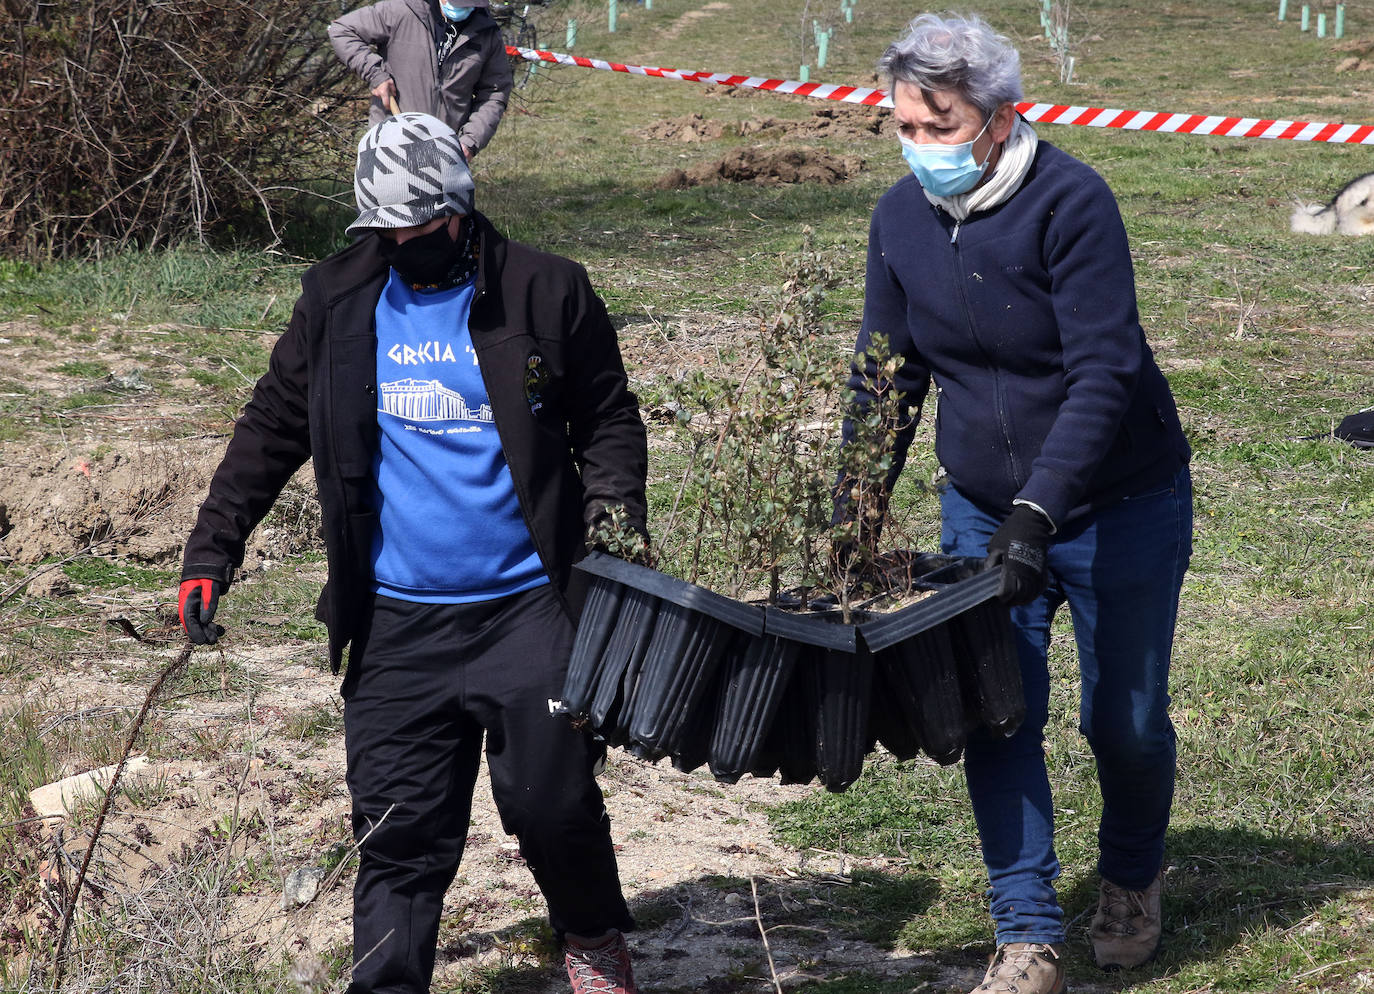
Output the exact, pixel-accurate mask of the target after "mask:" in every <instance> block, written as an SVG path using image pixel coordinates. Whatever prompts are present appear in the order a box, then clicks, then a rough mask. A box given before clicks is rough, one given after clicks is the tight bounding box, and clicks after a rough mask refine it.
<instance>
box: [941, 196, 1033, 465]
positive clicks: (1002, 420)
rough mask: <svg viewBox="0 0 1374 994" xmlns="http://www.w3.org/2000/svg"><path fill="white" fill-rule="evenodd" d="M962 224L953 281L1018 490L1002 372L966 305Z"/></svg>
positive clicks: (954, 245) (953, 240)
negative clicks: (984, 365) (981, 359)
mask: <svg viewBox="0 0 1374 994" xmlns="http://www.w3.org/2000/svg"><path fill="white" fill-rule="evenodd" d="M962 223H963V222H962V221H959V220H956V221H955V222H954V230H953V231H952V232H951V233H950V236H949V244H950V251H951V252H952V253H953V256H954V268H955V271H956V272H957V273H958V274H959V279H958V280H956V281H955V283H956V285H957V286H958V293H959V307H960V309H961V310H962V311H963V312H964V326H965V327H966V328H967V329H968V334H969V338H971V339H972V340H973V343H974V344H975V345H977V346H978V350H979V351H980V352H982V353H983V355H984V356H986V357H987V359H988V368H989V369H991V370H992V378H993V396H994V398H995V400H996V407H997V427H998V428H1000V429H1001V430H1002V441H1003V442H1004V443H1006V447H1007V465H1008V467H1009V468H1010V470H1011V478H1012V480H1013V482H1015V484H1016V488H1017V489H1018V490H1019V489H1020V488H1021V486H1022V484H1023V482H1024V481H1022V479H1021V472H1020V468H1019V467H1018V466H1017V463H1016V449H1015V447H1014V446H1013V445H1012V441H1011V432H1010V430H1009V429H1008V427H1007V409H1006V405H1005V403H1003V399H1002V372H1001V369H1000V368H999V367H998V365H997V363H996V361H995V360H994V358H993V356H992V353H991V352H989V351H988V349H987V347H986V346H985V345H984V344H983V342H982V340H981V339H980V338H979V337H978V332H977V330H976V329H975V327H974V324H973V312H972V310H971V309H970V308H969V304H968V294H967V293H966V292H965V290H964V281H965V280H966V279H967V275H966V274H965V272H964V257H963V254H962V253H961V252H960V251H959V243H958V241H957V238H958V237H959V225H960V224H962Z"/></svg>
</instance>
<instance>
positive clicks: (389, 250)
mask: <svg viewBox="0 0 1374 994" xmlns="http://www.w3.org/2000/svg"><path fill="white" fill-rule="evenodd" d="M380 252H381V254H382V258H383V259H385V260H386V261H387V262H389V263H390V264H391V268H392V269H394V270H396V272H397V274H398V275H399V276H400V277H401V279H403V280H405V281H406V282H407V283H409V284H410V285H411V286H416V287H420V286H438V285H440V284H443V283H446V282H448V279H449V273H450V272H451V271H452V270H453V268H454V265H455V263H457V262H458V258H457V256H458V252H459V246H458V244H456V243H455V242H454V240H453V239H452V238H450V237H449V234H448V224H447V223H445V224H441V225H439V227H437V228H435V229H434V230H433V231H429V232H426V233H425V234H423V235H416V236H415V237H414V238H408V239H406V240H405V241H404V242H401V243H400V244H399V245H398V244H397V243H396V241H395V240H394V239H391V238H383V239H382V243H381V248H380Z"/></svg>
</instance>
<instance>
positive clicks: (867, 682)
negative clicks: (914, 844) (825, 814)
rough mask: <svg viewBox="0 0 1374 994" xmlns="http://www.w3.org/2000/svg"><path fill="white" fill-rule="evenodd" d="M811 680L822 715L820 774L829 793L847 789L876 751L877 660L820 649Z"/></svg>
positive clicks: (807, 670)
mask: <svg viewBox="0 0 1374 994" xmlns="http://www.w3.org/2000/svg"><path fill="white" fill-rule="evenodd" d="M804 673H805V678H806V679H808V680H810V681H812V685H813V686H814V687H815V691H814V693H815V697H816V698H817V704H818V708H817V711H816V775H817V777H819V778H820V781H821V783H822V784H823V785H824V786H825V789H826V790H829V791H833V792H835V793H839V792H841V791H844V790H847V789H848V788H849V786H850V784H852V783H853V782H854V781H855V780H857V779H859V774H861V773H862V772H863V768H864V756H866V755H867V754H868V752H869V750H870V749H871V748H872V745H873V743H872V739H871V738H870V737H869V735H870V733H869V728H868V716H869V709H870V707H871V705H872V701H873V657H872V655H870V654H869V652H868V650H867V649H865V648H863V647H862V646H861V647H860V648H859V650H858V651H857V652H841V651H839V650H836V649H823V650H817V651H815V653H814V655H813V657H812V660H811V661H810V665H809V666H805V669H804Z"/></svg>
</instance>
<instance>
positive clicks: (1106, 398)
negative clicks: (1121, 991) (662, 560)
mask: <svg viewBox="0 0 1374 994" xmlns="http://www.w3.org/2000/svg"><path fill="white" fill-rule="evenodd" d="M879 69H880V72H881V73H882V74H884V75H885V76H886V77H887V78H888V79H889V80H890V82H891V86H892V93H893V100H894V104H895V115H894V117H895V120H896V124H897V138H898V140H899V142H900V150H901V154H902V156H903V158H904V159H905V160H906V162H907V164H908V165H909V166H910V169H911V173H912V175H909V176H905V177H904V178H902V179H901V180H899V181H898V182H897V183H896V184H894V185H893V186H892V187H891V188H890V189H889V190H888V191H887V192H886V193H885V194H884V195H883V196H882V198H881V199H880V200H879V202H878V204H877V207H876V208H875V210H874V212H873V217H872V223H871V227H870V233H869V243H868V268H867V284H866V289H865V297H864V309H863V324H862V328H861V331H860V333H859V338H858V346H857V351H858V352H861V353H862V352H864V351H866V350H867V349H868V345H869V342H870V338H871V336H873V335H876V334H882V335H885V336H887V337H888V339H889V341H890V348H891V351H892V352H893V353H894V354H897V355H900V356H901V357H902V358H903V359H904V363H903V365H902V366H901V367H900V369H899V371H898V373H897V380H896V382H895V383H893V384H892V387H894V388H895V389H896V390H898V391H900V394H901V395H902V396H903V397H904V404H905V405H906V413H905V416H904V423H903V424H902V426H901V427H900V430H899V431H898V433H897V436H896V439H895V442H894V451H893V462H892V469H891V473H890V475H889V477H888V481H887V485H888V488H889V490H890V488H891V486H892V485H893V484H894V483H895V481H896V479H897V476H898V474H899V473H900V472H901V469H902V465H903V463H904V461H905V458H906V453H907V450H908V447H909V446H910V443H911V439H912V435H913V433H914V430H915V424H916V419H917V418H919V416H920V409H921V407H922V405H923V402H924V401H925V399H926V397H927V392H928V390H929V386H930V383H931V381H932V380H933V381H934V383H935V386H936V390H937V394H936V396H937V398H938V407H939V416H938V418H937V419H936V433H935V451H936V454H937V456H938V457H939V460H940V463H941V465H942V466H943V468H944V470H945V473H946V474H947V475H946V477H945V484H944V486H943V490H942V494H941V518H942V535H941V545H942V547H943V549H944V551H945V552H946V553H950V554H954V555H958V556H980V557H983V556H985V557H986V562H987V564H988V567H989V568H1000V569H1001V570H1002V580H1001V587H1000V591H999V596H1000V598H1001V600H1002V601H1003V602H1005V603H1007V604H1009V605H1011V606H1012V610H1011V615H1012V621H1013V625H1014V628H1015V632H1016V645H1017V651H1018V656H1019V659H1020V664H1021V670H1022V680H1023V682H1024V687H1025V694H1026V718H1025V722H1024V724H1023V725H1022V726H1021V727H1020V729H1019V730H1018V731H1017V732H1016V733H1015V734H1014V735H1012V736H1011V737H1010V738H1006V739H994V738H993V737H992V735H991V733H988V732H987V731H986V730H984V731H982V732H980V733H976V734H973V735H971V737H970V739H969V742H968V745H967V748H966V750H965V769H966V773H967V780H968V789H969V794H970V797H971V800H972V803H973V810H974V815H975V818H976V821H977V824H978V835H979V839H980V842H981V844H982V852H983V859H984V862H985V864H986V866H987V872H988V879H989V884H990V890H989V894H990V899H991V911H992V916H993V919H994V922H995V925H996V943H997V948H996V952H995V954H994V955H993V957H992V959H991V961H990V963H989V966H988V969H987V974H986V976H985V978H984V981H983V983H982V985H980V986H979V987H978V988H977V990H978V991H1005V992H1011V991H1018V992H1020V994H1059V992H1060V991H1063V990H1064V987H1065V979H1064V964H1063V961H1062V956H1063V943H1064V942H1065V928H1064V916H1063V912H1062V911H1061V909H1060V906H1059V900H1058V897H1057V895H1056V893H1055V887H1054V881H1055V879H1056V878H1057V877H1058V875H1059V862H1058V860H1057V857H1056V856H1055V850H1054V812H1053V801H1052V798H1051V794H1050V783H1049V778H1048V775H1047V772H1046V765H1045V753H1044V728H1045V725H1046V722H1047V720H1048V712H1049V697H1050V692H1049V687H1050V684H1049V672H1048V667H1047V662H1046V655H1047V651H1048V646H1049V641H1050V624H1051V621H1052V619H1053V618H1054V615H1055V613H1056V612H1057V611H1058V609H1059V608H1060V607H1061V606H1063V605H1064V604H1066V603H1067V604H1068V606H1069V611H1070V613H1071V616H1072V620H1073V630H1074V638H1075V642H1076V645H1077V650H1078V664H1079V676H1080V688H1081V700H1080V730H1081V731H1082V733H1083V735H1085V736H1086V738H1087V740H1088V742H1089V744H1090V746H1091V748H1092V751H1093V755H1094V756H1095V758H1096V761H1097V775H1098V781H1099V783H1100V785H1101V790H1102V817H1101V824H1100V828H1099V832H1098V839H1099V846H1100V858H1099V861H1098V871H1099V873H1100V875H1101V884H1100V897H1099V902H1098V907H1097V911H1096V914H1095V916H1094V917H1093V920H1092V925H1091V928H1090V938H1091V941H1092V945H1093V948H1094V951H1095V955H1096V959H1097V962H1098V964H1099V965H1100V966H1102V967H1104V968H1107V969H1113V968H1123V967H1124V968H1129V967H1136V966H1139V965H1141V964H1143V963H1145V962H1147V961H1148V960H1150V959H1151V958H1152V957H1153V956H1154V955H1155V953H1156V950H1157V949H1158V947H1159V943H1160V936H1161V897H1160V894H1161V886H1162V884H1163V866H1164V835H1165V829H1166V828H1167V826H1168V824H1169V812H1170V808H1171V806H1172V802H1173V790H1174V770H1175V745H1174V729H1173V725H1172V724H1171V722H1170V719H1169V713H1168V708H1169V692H1168V678H1169V660H1170V653H1171V649H1172V643H1173V638H1174V626H1175V621H1176V618H1177V614H1178V601H1179V593H1180V588H1181V585H1182V582H1183V575H1184V571H1185V569H1186V568H1187V565H1188V560H1189V557H1190V555H1191V551H1192V539H1191V533H1192V491H1191V484H1190V479H1189V472H1188V461H1189V456H1190V452H1189V446H1188V443H1187V441H1186V440H1185V438H1184V434H1183V431H1182V428H1181V427H1180V424H1179V418H1178V413H1177V410H1176V407H1175V404H1174V400H1173V397H1172V394H1171V393H1170V390H1169V386H1168V383H1167V382H1166V380H1165V378H1164V375H1163V374H1162V373H1161V372H1160V369H1159V367H1158V366H1157V365H1156V364H1155V360H1154V357H1153V355H1152V354H1151V351H1150V347H1149V345H1148V344H1147V343H1146V340H1145V335H1144V332H1143V331H1142V329H1141V326H1140V318H1139V314H1138V313H1137V309H1136V295H1135V277H1134V274H1133V271H1132V266H1131V256H1130V249H1129V246H1128V244H1127V239H1126V231H1125V228H1124V226H1123V224H1122V221H1121V216H1120V213H1119V211H1118V209H1117V205H1116V201H1115V199H1114V198H1113V196H1112V193H1111V191H1110V190H1109V189H1108V187H1107V184H1106V183H1105V182H1104V181H1103V180H1102V178H1101V177H1100V176H1099V175H1098V174H1097V173H1096V172H1094V171H1093V170H1092V169H1091V168H1089V167H1088V166H1087V165H1085V164H1084V163H1082V162H1080V161H1078V160H1077V159H1075V158H1073V157H1071V156H1069V155H1067V154H1065V153H1064V152H1062V151H1060V150H1059V149H1057V148H1055V147H1054V146H1052V145H1050V144H1049V143H1048V142H1045V141H1043V140H1040V139H1039V138H1038V137H1037V135H1036V133H1035V132H1034V131H1033V130H1032V129H1031V127H1030V126H1029V125H1028V124H1027V123H1026V122H1025V121H1024V120H1023V119H1022V118H1020V117H1019V116H1018V114H1017V112H1016V109H1015V103H1016V102H1017V101H1018V100H1020V99H1021V79H1020V58H1019V56H1018V55H1017V53H1016V50H1015V49H1014V48H1013V47H1012V46H1011V45H1010V43H1009V42H1008V41H1007V39H1006V38H1004V37H1002V36H1001V35H998V34H996V33H995V32H994V31H993V30H992V29H991V28H990V27H989V26H988V25H987V24H986V23H984V22H983V21H982V20H980V19H978V18H977V17H961V16H957V15H939V14H931V13H927V14H922V15H921V16H919V17H917V18H916V19H915V20H914V21H912V22H911V24H910V26H909V29H908V31H907V33H906V35H905V36H904V37H902V38H901V39H900V40H899V41H897V42H895V43H894V44H892V45H891V46H890V47H889V48H888V49H887V51H886V53H885V54H884V55H883V57H882V60H881V62H880V63H879ZM863 365H865V364H864V363H856V367H855V370H854V374H853V376H852V377H851V385H852V386H853V387H854V388H855V389H856V390H857V391H859V402H860V403H863V402H865V397H864V395H863V390H864V383H865V382H871V379H867V378H871V377H872V376H873V375H875V374H876V367H874V365H873V363H872V362H871V361H869V362H868V363H867V365H868V366H869V368H868V369H864V368H862V367H863ZM847 430H850V437H852V430H851V429H847Z"/></svg>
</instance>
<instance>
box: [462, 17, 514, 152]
mask: <svg viewBox="0 0 1374 994" xmlns="http://www.w3.org/2000/svg"><path fill="white" fill-rule="evenodd" d="M482 48H483V56H484V57H483V60H482V75H481V77H480V78H478V80H477V85H476V86H475V87H474V88H473V91H472V111H471V112H470V113H469V114H468V119H467V121H466V122H464V124H463V129H462V131H461V132H459V134H458V141H459V142H460V143H461V144H462V146H463V149H464V150H465V151H466V152H467V154H468V158H469V159H471V158H472V157H473V156H474V155H476V154H477V153H478V152H480V151H481V150H482V149H484V148H486V147H487V142H489V141H491V139H492V136H493V135H494V134H496V126H497V125H498V124H500V123H501V116H502V115H503V114H505V112H506V104H507V103H509V102H510V90H511V82H512V81H511V71H510V59H509V58H508V57H507V55H506V43H505V42H504V41H503V40H502V38H501V32H500V31H492V32H490V33H489V34H488V35H487V37H486V38H484V40H483V43H482Z"/></svg>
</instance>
